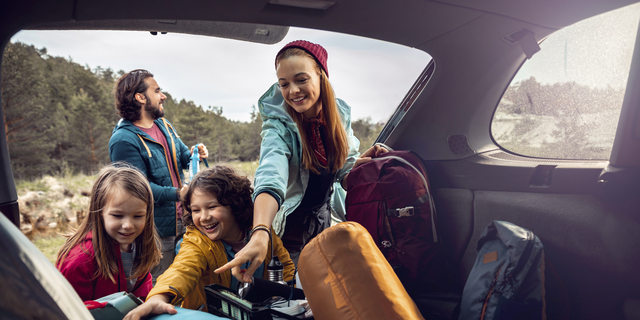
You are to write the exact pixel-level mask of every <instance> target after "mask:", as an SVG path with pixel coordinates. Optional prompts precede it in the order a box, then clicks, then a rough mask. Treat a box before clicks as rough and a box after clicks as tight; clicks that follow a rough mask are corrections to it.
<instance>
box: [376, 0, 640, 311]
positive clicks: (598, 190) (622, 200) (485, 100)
mask: <svg viewBox="0 0 640 320" xmlns="http://www.w3.org/2000/svg"><path fill="white" fill-rule="evenodd" d="M625 10H626V11H625ZM606 14H609V15H613V16H609V18H608V19H610V20H607V21H609V22H607V23H609V24H608V25H602V23H603V22H602V19H603V18H602V17H601V16H598V17H594V18H590V19H596V22H595V23H594V22H593V21H591V22H590V21H589V20H585V21H583V22H581V23H583V24H585V23H586V24H589V25H590V26H591V27H593V28H595V29H593V30H588V31H587V30H582V31H575V30H574V29H570V28H571V27H574V26H570V27H567V28H566V29H561V30H560V31H556V30H553V29H551V28H544V27H542V26H541V25H531V24H528V23H524V22H521V21H520V22H518V21H511V20H509V19H507V18H504V19H503V20H504V21H501V23H500V27H498V24H497V23H496V22H495V21H496V20H501V19H502V18H500V17H493V18H494V19H493V20H491V21H489V20H490V19H489V17H482V18H479V19H477V20H476V21H474V22H473V23H470V24H469V25H467V26H465V27H463V28H460V29H459V30H457V31H454V32H451V33H449V34H447V35H445V36H443V37H442V38H441V39H436V40H434V41H433V43H427V44H425V45H424V50H425V51H427V52H429V53H430V54H431V55H432V56H433V58H434V61H433V63H432V64H431V65H430V66H429V67H427V69H425V73H424V74H423V78H422V82H420V80H419V81H418V82H417V83H416V85H415V86H414V88H413V92H412V93H410V95H409V96H408V98H407V99H406V100H405V104H404V105H401V106H400V107H399V108H398V110H397V112H396V114H395V115H394V116H393V117H392V120H391V121H389V123H388V124H387V127H385V129H384V130H383V132H382V134H381V136H380V137H379V138H378V141H379V142H385V143H386V144H388V145H390V146H392V147H393V148H395V149H396V150H398V149H410V150H413V151H416V152H417V153H418V154H420V156H422V158H423V159H424V160H425V163H426V164H427V167H428V172H429V175H430V179H431V183H432V187H433V188H434V201H435V203H436V206H437V212H438V228H439V229H440V231H439V234H440V235H441V236H442V237H443V238H444V240H443V246H444V248H445V251H446V252H447V253H448V254H449V256H450V258H451V259H452V260H453V261H454V262H455V265H456V266H457V272H458V280H459V283H458V284H457V285H458V290H461V287H462V285H463V284H464V283H465V281H466V277H467V276H468V274H469V272H470V270H471V267H472V266H473V263H474V261H475V257H476V243H477V241H478V239H479V237H480V234H481V233H482V231H483V230H484V228H485V227H486V226H487V224H489V222H491V221H492V220H504V221H509V222H512V223H515V224H516V225H519V226H521V227H524V228H527V229H529V230H531V231H533V232H534V233H535V234H536V235H537V236H538V237H539V238H540V239H541V241H542V243H543V244H544V246H545V257H546V259H547V271H546V272H547V280H548V281H547V284H546V286H547V315H548V317H549V318H551V319H554V318H567V317H569V318H571V319H624V318H632V317H634V316H637V314H634V313H633V312H632V310H633V308H634V307H636V306H638V305H639V301H640V300H638V298H640V276H639V275H638V273H637V272H636V270H637V266H639V265H640V253H639V252H638V250H637V248H638V246H640V235H639V232H638V230H640V217H639V214H640V209H639V208H640V175H639V174H638V172H639V170H640V129H638V128H640V108H639V103H638V102H640V90H638V89H639V85H640V81H639V80H640V79H638V66H639V63H640V50H639V49H638V48H639V47H638V41H636V37H637V28H638V16H640V13H639V11H638V7H637V5H635V6H629V7H625V8H622V9H618V10H615V11H612V12H611V13H606ZM603 16H604V15H603ZM598 19H600V20H598ZM625 19H628V20H625ZM605 20H606V19H605ZM492 23H493V24H492ZM624 23H628V25H627V29H624V28H622V27H620V25H621V24H624ZM577 25H578V24H576V26H577ZM629 28H631V29H629ZM602 29H607V30H608V31H609V32H604V33H603V30H602ZM622 34H624V35H626V36H629V37H630V39H627V42H626V44H625V45H622V46H621V47H620V48H619V50H611V46H613V44H611V43H609V42H608V41H609V40H611V38H615V37H620V36H622ZM555 35H561V37H562V39H561V40H559V41H555V40H554V38H553V37H554V36H555ZM600 35H602V37H600ZM547 37H548V38H547ZM543 40H544V41H543ZM453 41H458V42H459V43H463V44H461V45H460V48H459V49H461V51H464V52H460V51H458V52H452V51H446V50H445V49H441V47H443V46H444V45H443V44H444V43H446V42H450V43H451V42H453ZM563 41H564V42H563ZM581 41H582V42H581ZM509 42H513V43H511V44H509ZM545 42H546V43H545ZM552 42H555V44H556V46H555V47H553V46H546V44H547V43H548V44H551V43H552ZM505 43H506V44H505ZM578 43H583V44H584V45H585V46H587V45H590V46H593V47H595V48H597V49H598V47H599V49H601V50H592V51H589V50H587V49H584V47H582V45H583V44H578ZM634 43H635V44H634ZM558 45H559V47H558ZM634 46H635V47H634ZM447 50H451V49H450V47H449V48H448V49H447ZM539 50H540V52H538V51H539ZM623 50H627V53H626V54H628V58H625V53H623V52H621V51H623ZM440 51H442V52H440ZM549 52H551V55H552V56H553V55H555V56H556V58H558V59H556V60H559V61H552V60H544V61H543V62H541V63H537V62H536V63H533V61H534V60H535V59H536V58H539V57H541V58H542V59H551V58H548V57H547V56H545V54H546V53H549ZM529 58H531V60H529ZM631 58H632V59H633V60H632V61H631ZM563 59H564V62H563ZM579 59H582V60H585V61H581V62H579V61H577V60H579ZM625 59H628V61H627V62H626V65H625V66H622V67H614V66H613V63H614V62H613V61H618V62H619V61H620V60H625ZM579 63H581V64H579ZM532 64H533V65H536V66H538V67H541V68H550V69H557V70H555V71H559V72H560V74H561V76H560V77H558V78H557V79H553V77H545V76H543V75H537V76H533V78H531V77H524V76H523V75H518V70H520V72H522V71H525V73H526V72H529V71H530V70H527V69H528V68H530V65H532ZM584 68H586V70H585V69H584ZM589 69H593V70H589ZM598 70H599V71H598ZM617 70H624V71H623V72H624V74H621V75H619V76H620V79H619V80H616V81H618V84H616V85H611V84H608V85H607V84H603V83H597V82H598V81H603V82H606V81H605V80H608V79H609V78H610V73H611V74H613V73H616V74H617V73H619V72H618V71H617ZM587 71H592V72H587ZM563 73H564V75H563ZM570 73H576V74H577V77H578V79H579V78H580V77H582V78H584V77H591V78H593V79H591V80H584V79H583V80H584V81H583V80H576V79H574V78H571V77H569V76H568V75H569V74H570ZM543 74H544V73H543ZM627 80H628V81H627ZM581 81H583V82H581ZM589 81H591V82H589ZM594 81H595V83H594ZM611 81H613V80H611ZM528 86H531V87H528ZM536 90H538V91H536ZM540 90H542V91H544V90H547V91H546V93H545V94H546V96H545V94H538V93H540ZM534 92H535V93H536V95H534ZM420 93H421V94H420ZM412 94H413V95H414V96H418V98H414V99H411V98H410V97H411V96H412ZM412 100H415V102H413V101H412ZM412 102H413V104H412ZM612 104H613V105H616V107H610V105H612ZM615 108H617V110H615V111H611V110H613V109H615ZM605 113H609V114H605ZM618 114H619V116H618ZM577 125H580V126H581V127H582V129H580V130H578V129H574V128H573V127H572V126H577ZM607 135H608V136H607ZM604 136H607V137H604ZM519 144H520V145H519ZM551 149H553V150H551ZM572 149H574V150H572ZM460 292H461V291H460Z"/></svg>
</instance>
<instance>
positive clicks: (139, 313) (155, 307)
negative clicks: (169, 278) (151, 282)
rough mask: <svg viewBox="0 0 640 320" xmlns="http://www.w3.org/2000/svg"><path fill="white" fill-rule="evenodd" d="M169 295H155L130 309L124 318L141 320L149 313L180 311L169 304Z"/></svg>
mask: <svg viewBox="0 0 640 320" xmlns="http://www.w3.org/2000/svg"><path fill="white" fill-rule="evenodd" d="M169 301H170V300H169V297H168V296H166V295H164V294H158V295H155V296H153V297H151V298H149V299H147V301H146V302H145V303H143V304H141V305H139V306H137V307H136V308H135V309H133V310H131V311H129V313H127V315H126V316H125V317H124V319H123V320H139V319H142V318H144V317H146V316H148V315H158V314H163V313H168V314H176V313H178V311H177V310H176V308H175V307H174V306H172V305H171V304H169Z"/></svg>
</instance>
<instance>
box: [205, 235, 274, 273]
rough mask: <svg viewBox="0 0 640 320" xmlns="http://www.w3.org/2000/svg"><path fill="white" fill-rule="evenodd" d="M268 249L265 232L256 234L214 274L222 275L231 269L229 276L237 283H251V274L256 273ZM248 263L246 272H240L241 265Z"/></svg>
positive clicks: (267, 237)
mask: <svg viewBox="0 0 640 320" xmlns="http://www.w3.org/2000/svg"><path fill="white" fill-rule="evenodd" d="M268 247H269V234H268V233H266V232H256V233H255V234H254V235H253V236H251V240H249V243H247V245H246V246H245V247H244V248H242V250H240V251H238V253H236V256H235V258H233V260H231V261H229V262H228V263H227V264H225V265H224V266H222V267H220V268H218V269H216V270H215V273H222V272H225V271H227V270H229V269H231V274H232V275H233V276H234V277H236V279H238V281H240V282H251V277H252V276H253V273H254V272H256V269H258V267H259V266H260V265H262V262H264V257H266V256H267V250H268V249H269V248H268ZM248 261H251V265H249V267H248V268H247V270H246V271H244V272H242V271H241V270H243V269H241V268H242V265H243V264H245V263H246V262H248ZM260 277H262V275H260Z"/></svg>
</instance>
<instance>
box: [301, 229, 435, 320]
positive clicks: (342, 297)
mask: <svg viewBox="0 0 640 320" xmlns="http://www.w3.org/2000/svg"><path fill="white" fill-rule="evenodd" d="M298 272H299V274H300V282H301V283H302V287H303V288H304V293H305V295H306V296H307V300H308V301H309V306H310V307H311V311H313V316H314V318H315V319H316V320H324V319H327V320H329V319H331V320H340V319H345V320H347V319H349V320H350V319H368V320H371V319H373V320H375V319H380V320H383V319H384V320H389V319H398V320H401V319H423V317H422V315H421V314H420V311H418V308H417V306H416V304H415V303H414V302H413V300H411V297H409V294H408V293H407V291H406V290H405V289H404V287H403V286H402V283H401V282H400V280H399V279H398V277H397V276H396V273H395V272H394V271H393V268H391V265H389V263H388V262H387V259H385V257H384V255H383V254H382V252H380V249H378V247H377V246H376V244H375V243H374V242H373V239H372V238H371V235H370V234H369V232H368V231H367V230H366V229H365V228H364V227H363V226H361V225H360V224H358V223H355V222H343V223H339V224H337V225H335V226H333V227H331V228H328V229H326V230H324V231H323V232H322V233H320V234H319V235H318V236H317V237H315V238H314V239H313V240H311V241H310V242H309V243H308V244H307V245H306V246H305V247H304V249H303V250H302V252H301V253H300V259H299V260H298Z"/></svg>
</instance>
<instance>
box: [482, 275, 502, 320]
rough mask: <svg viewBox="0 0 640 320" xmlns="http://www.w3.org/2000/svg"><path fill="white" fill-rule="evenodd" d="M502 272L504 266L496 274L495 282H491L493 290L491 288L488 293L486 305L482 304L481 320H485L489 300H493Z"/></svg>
mask: <svg viewBox="0 0 640 320" xmlns="http://www.w3.org/2000/svg"><path fill="white" fill-rule="evenodd" d="M500 270H502V266H500V268H498V272H496V276H495V277H494V278H493V281H492V282H491V288H489V292H487V296H486V297H485V298H484V303H483V304H482V312H481V313H480V320H484V316H485V313H486V311H487V305H488V304H489V299H490V298H491V294H492V293H493V289H495V287H496V283H497V282H498V276H499V275H500Z"/></svg>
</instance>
